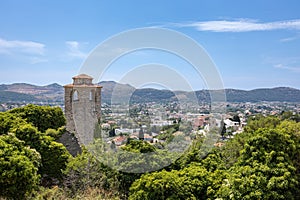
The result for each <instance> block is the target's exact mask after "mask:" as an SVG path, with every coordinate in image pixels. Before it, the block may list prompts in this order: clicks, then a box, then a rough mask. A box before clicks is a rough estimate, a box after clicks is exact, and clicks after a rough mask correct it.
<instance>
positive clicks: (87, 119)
mask: <svg viewBox="0 0 300 200" xmlns="http://www.w3.org/2000/svg"><path fill="white" fill-rule="evenodd" d="M75 91H76V93H77V97H78V99H74V93H75ZM65 115H66V119H67V126H66V128H67V131H69V132H71V133H75V136H76V137H77V138H78V140H79V142H80V143H81V144H84V145H88V144H89V143H91V142H92V141H93V139H94V130H95V126H96V125H97V124H98V123H99V122H100V118H101V87H100V86H97V85H67V86H65Z"/></svg>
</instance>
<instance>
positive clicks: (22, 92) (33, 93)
mask: <svg viewBox="0 0 300 200" xmlns="http://www.w3.org/2000/svg"><path fill="white" fill-rule="evenodd" d="M99 85H101V86H102V87H103V88H102V102H105V103H109V102H110V101H111V99H112V96H113V101H114V102H115V100H116V103H120V102H122V100H123V99H124V98H125V97H126V95H128V94H132V96H131V98H130V101H133V102H137V103H140V102H168V101H175V100H176V99H177V97H180V99H181V100H182V99H186V100H189V99H190V98H191V97H192V96H193V95H196V96H197V98H198V101H204V102H209V101H210V92H217V91H216V90H212V91H209V90H198V91H195V92H188V91H174V92H173V91H170V90H159V89H154V88H143V89H136V88H134V87H133V86H131V85H129V84H120V83H116V82H114V81H102V82H100V83H99ZM225 94H226V99H227V101H228V102H260V101H279V102H300V90H299V89H295V88H290V87H276V88H261V89H253V90H238V89H225ZM63 100H64V88H63V86H61V85H59V84H56V83H54V84H50V85H46V86H36V85H31V84H26V83H14V84H2V85H0V102H60V103H61V104H63Z"/></svg>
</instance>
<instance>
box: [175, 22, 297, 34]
mask: <svg viewBox="0 0 300 200" xmlns="http://www.w3.org/2000/svg"><path fill="white" fill-rule="evenodd" d="M173 25H175V26H179V27H194V28H196V29H197V30H199V31H211V32H250V31H271V30H285V29H292V30H300V19H295V20H286V21H274V22H259V21H257V20H252V19H238V20H216V21H199V22H192V23H181V24H173Z"/></svg>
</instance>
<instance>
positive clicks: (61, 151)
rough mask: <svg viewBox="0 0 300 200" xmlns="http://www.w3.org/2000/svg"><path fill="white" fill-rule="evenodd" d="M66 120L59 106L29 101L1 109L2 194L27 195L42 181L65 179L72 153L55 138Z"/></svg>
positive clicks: (10, 195) (11, 195) (0, 184)
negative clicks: (30, 103)
mask: <svg viewBox="0 0 300 200" xmlns="http://www.w3.org/2000/svg"><path fill="white" fill-rule="evenodd" d="M56 119H57V120H56ZM45 122H47V123H45ZM64 123H65V119H64V115H63V112H62V111H61V109H60V108H56V107H54V108H51V107H42V106H34V105H28V106H25V107H23V108H19V109H14V110H11V111H9V112H5V113H0V154H1V157H0V169H1V181H0V188H1V191H0V196H3V197H13V198H21V197H22V198H24V197H25V196H26V195H29V194H30V192H31V191H32V190H33V189H36V188H37V186H38V185H40V184H41V185H52V184H56V183H58V182H59V181H62V176H63V173H62V170H63V169H65V168H66V165H67V161H68V159H69V157H70V154H69V153H68V152H67V150H66V148H65V146H63V145H62V144H61V143H58V142H56V141H55V139H57V138H58V137H59V136H60V135H61V134H62V133H63V132H64V128H60V126H62V125H64Z"/></svg>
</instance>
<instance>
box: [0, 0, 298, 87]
mask: <svg viewBox="0 0 300 200" xmlns="http://www.w3.org/2000/svg"><path fill="white" fill-rule="evenodd" d="M299 9H300V2H299V1H297V0H277V1H274V0H272V1H269V0H264V1H261V0H254V1H238V0H236V1H232V0H194V1H174V0H173V1H169V0H165V1H156V0H151V1H141V0H139V1H135V0H132V1H126V0H124V1H113V0H110V1H109V0H107V1H101V0H99V1H76V0H72V1H67V0H66V1H58V0H52V1H37V0H36V1H31V0H27V1H15V0H11V1H1V2H0V69H1V73H0V84H2V83H14V82H26V83H33V84H38V85H47V84H50V83H54V82H57V83H59V84H67V83H69V82H71V81H72V80H71V77H72V76H74V75H76V74H77V73H78V72H79V71H80V67H81V64H82V63H83V61H84V60H85V58H86V57H87V55H88V54H89V52H91V51H92V50H93V49H94V48H95V47H96V46H97V45H98V44H99V43H101V42H103V41H104V40H105V39H107V38H109V37H111V36H113V35H115V34H118V33H120V32H122V31H126V30H129V29H134V28H142V27H162V28H169V29H172V30H175V31H179V32H181V33H183V34H186V35H187V36H189V37H191V38H192V39H194V40H195V41H197V42H198V43H199V44H200V45H201V46H202V47H203V48H204V49H205V50H206V51H207V53H208V54H209V55H210V57H211V58H212V60H213V61H214V63H215V64H216V66H217V68H218V70H219V73H220V75H221V77H222V79H223V83H224V87H225V88H238V89H253V88H262V87H277V86H289V87H294V88H300V78H299V77H300V12H299ZM149 62H155V63H163V64H167V65H169V66H173V67H174V69H175V70H177V71H179V72H180V73H181V70H182V69H183V68H185V67H187V66H186V65H187V64H186V63H184V62H182V61H180V60H179V59H178V58H174V57H172V56H171V55H165V54H164V53H159V52H153V51H144V52H142V53H139V54H133V55H130V56H127V57H124V58H122V59H120V60H119V61H118V62H116V63H115V64H114V65H113V67H112V68H111V70H108V71H107V73H106V74H105V75H104V77H102V79H101V80H119V79H120V73H121V71H123V72H124V71H126V70H129V68H130V67H132V66H137V65H141V64H143V63H149ZM183 71H184V70H183ZM182 73H184V72H182ZM186 74H187V76H188V77H187V78H188V79H189V81H190V82H191V84H192V85H193V87H194V88H196V89H201V88H203V87H205V84H204V83H203V81H202V80H198V79H197V77H196V76H193V74H192V73H190V74H189V71H188V70H187V71H186Z"/></svg>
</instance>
